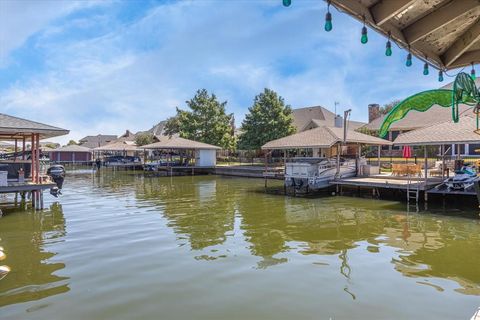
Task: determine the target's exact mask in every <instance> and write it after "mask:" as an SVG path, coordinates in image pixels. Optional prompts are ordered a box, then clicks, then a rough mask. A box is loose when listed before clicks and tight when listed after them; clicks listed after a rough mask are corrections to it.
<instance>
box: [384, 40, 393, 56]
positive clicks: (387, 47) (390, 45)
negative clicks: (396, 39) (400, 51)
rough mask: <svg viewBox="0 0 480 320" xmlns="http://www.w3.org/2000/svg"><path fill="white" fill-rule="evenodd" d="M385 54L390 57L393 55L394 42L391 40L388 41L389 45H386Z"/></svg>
mask: <svg viewBox="0 0 480 320" xmlns="http://www.w3.org/2000/svg"><path fill="white" fill-rule="evenodd" d="M385 55H386V56H387V57H390V56H391V55H392V43H391V42H390V40H388V41H387V46H386V49H385Z"/></svg>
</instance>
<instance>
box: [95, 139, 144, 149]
mask: <svg viewBox="0 0 480 320" xmlns="http://www.w3.org/2000/svg"><path fill="white" fill-rule="evenodd" d="M93 150H94V151H138V150H140V149H139V148H138V147H137V145H136V144H135V143H134V142H133V141H121V140H117V141H114V142H111V143H109V144H106V145H104V146H101V147H98V148H95V149H93Z"/></svg>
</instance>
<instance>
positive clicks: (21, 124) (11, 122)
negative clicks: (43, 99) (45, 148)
mask: <svg viewBox="0 0 480 320" xmlns="http://www.w3.org/2000/svg"><path fill="white" fill-rule="evenodd" d="M0 133H2V134H12V133H24V134H30V133H39V134H40V139H47V138H52V137H57V136H63V135H66V134H68V133H69V130H65V129H62V128H58V127H54V126H51V125H48V124H43V123H40V122H35V121H31V120H27V119H22V118H18V117H14V116H9V115H6V114H3V113H0Z"/></svg>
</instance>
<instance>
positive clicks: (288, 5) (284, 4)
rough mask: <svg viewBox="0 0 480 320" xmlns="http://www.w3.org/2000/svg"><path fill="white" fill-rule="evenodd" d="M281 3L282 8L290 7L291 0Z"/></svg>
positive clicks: (284, 0)
mask: <svg viewBox="0 0 480 320" xmlns="http://www.w3.org/2000/svg"><path fill="white" fill-rule="evenodd" d="M282 2H283V6H284V7H290V5H291V4H292V0H283V1H282Z"/></svg>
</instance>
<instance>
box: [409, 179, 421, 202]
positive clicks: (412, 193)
mask: <svg viewBox="0 0 480 320" xmlns="http://www.w3.org/2000/svg"><path fill="white" fill-rule="evenodd" d="M416 185H417V186H416V188H413V186H412V179H411V176H410V175H408V182H407V203H408V204H409V205H410V200H415V203H414V204H415V205H416V206H418V199H419V196H420V183H418V182H417V183H416Z"/></svg>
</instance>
